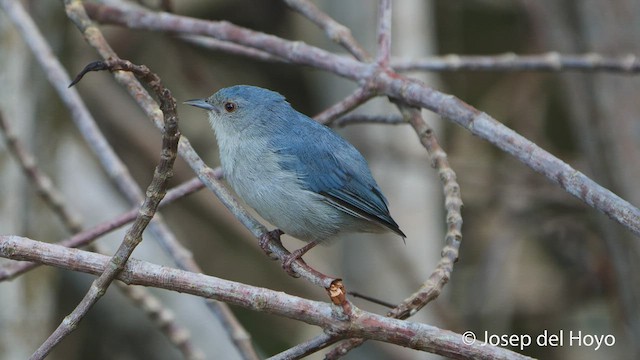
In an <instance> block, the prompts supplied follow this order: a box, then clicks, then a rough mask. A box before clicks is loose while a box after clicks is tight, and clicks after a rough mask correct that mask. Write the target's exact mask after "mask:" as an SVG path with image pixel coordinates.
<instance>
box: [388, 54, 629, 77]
mask: <svg viewBox="0 0 640 360" xmlns="http://www.w3.org/2000/svg"><path fill="white" fill-rule="evenodd" d="M391 67H392V68H393V69H394V70H395V71H399V72H403V71H460V70H467V71H551V72H561V71H562V72H564V71H584V72H612V73H638V72H640V59H638V57H637V56H636V55H633V54H628V55H624V56H615V57H613V56H606V55H602V54H597V53H588V54H577V55H563V54H560V53H557V52H548V53H545V54H537V55H516V54H513V53H506V54H500V55H489V56H486V55H485V56H480V55H466V56H465V55H455V54H453V55H445V56H433V57H428V58H425V59H392V61H391Z"/></svg>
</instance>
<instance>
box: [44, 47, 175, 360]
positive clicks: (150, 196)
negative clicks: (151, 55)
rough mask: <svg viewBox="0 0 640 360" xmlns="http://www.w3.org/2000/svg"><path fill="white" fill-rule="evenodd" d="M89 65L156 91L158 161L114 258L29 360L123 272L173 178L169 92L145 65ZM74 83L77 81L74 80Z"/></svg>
mask: <svg viewBox="0 0 640 360" xmlns="http://www.w3.org/2000/svg"><path fill="white" fill-rule="evenodd" d="M91 65H95V67H94V68H92V70H95V69H99V70H111V71H113V70H125V71H131V72H134V73H135V74H136V76H138V77H140V78H141V79H144V81H145V82H147V83H148V84H149V86H150V87H152V88H153V90H154V91H155V92H156V95H157V96H158V98H159V99H160V103H161V106H160V107H161V108H162V110H163V114H164V118H165V127H164V131H163V133H162V151H161V153H160V162H159V164H158V166H157V167H156V169H155V171H154V173H153V179H152V180H151V184H149V186H148V187H147V192H146V194H147V196H146V197H145V199H144V202H143V203H142V205H141V206H140V210H139V212H138V216H137V217H136V220H135V221H134V222H133V225H131V227H130V228H129V230H127V233H126V235H125V237H124V240H123V242H122V243H121V244H120V247H119V248H118V250H117V251H116V253H115V254H114V255H113V257H111V260H110V262H109V266H108V267H106V268H105V270H104V272H103V273H102V274H101V275H100V277H98V279H96V280H94V282H93V283H92V284H91V287H90V288H89V291H88V292H87V294H86V295H85V296H84V298H83V299H82V301H81V302H80V303H79V304H78V305H77V306H76V308H75V309H74V310H73V312H72V313H71V314H69V315H68V316H66V317H65V319H64V321H62V323H60V325H58V327H57V328H56V330H55V331H54V332H53V333H52V334H51V335H50V336H49V338H48V339H47V340H46V341H45V342H44V343H43V344H42V345H41V346H40V347H39V348H38V350H36V352H35V353H33V355H31V359H44V358H45V357H46V356H47V354H49V353H50V352H51V350H53V348H54V347H55V346H56V345H57V344H58V343H60V341H62V340H63V339H64V338H65V337H66V336H67V335H69V334H70V333H71V332H72V331H73V330H75V329H76V327H77V326H78V323H79V322H80V320H82V319H83V318H84V317H85V315H86V314H87V313H88V312H89V310H90V309H91V308H92V307H93V305H94V304H95V303H96V302H97V301H98V300H99V299H100V298H101V297H102V295H104V293H105V292H106V291H107V288H108V287H109V285H110V284H111V283H112V282H113V280H115V278H116V276H117V275H118V273H119V272H121V271H122V269H124V266H125V264H126V262H127V260H128V259H129V257H130V256H131V254H132V253H133V250H134V249H135V248H136V246H138V244H140V242H141V241H142V232H143V231H144V229H145V228H146V227H147V225H148V224H149V222H150V221H151V219H152V218H153V215H154V214H155V212H156V209H157V208H158V204H160V200H162V198H163V197H164V195H165V193H166V187H167V184H168V182H169V179H170V178H171V176H172V175H173V163H174V161H175V159H176V155H177V149H178V140H180V132H179V131H178V118H177V116H176V112H175V108H176V103H175V100H174V99H173V97H172V96H171V92H170V91H169V90H168V89H166V88H165V87H164V86H163V85H162V83H161V82H160V78H159V77H158V76H157V75H155V74H154V73H152V72H151V71H149V69H147V67H146V66H138V65H133V64H131V63H130V62H128V61H122V60H118V59H113V60H111V61H107V62H101V63H94V64H91ZM91 65H90V66H91ZM75 82H77V79H76V80H75Z"/></svg>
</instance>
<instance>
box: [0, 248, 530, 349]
mask: <svg viewBox="0 0 640 360" xmlns="http://www.w3.org/2000/svg"><path fill="white" fill-rule="evenodd" d="M0 256H2V257H6V258H10V259H14V260H27V261H37V262H41V263H43V264H47V265H51V266H56V267H60V268H64V269H68V270H73V271H80V272H85V273H90V274H94V275H98V274H101V273H102V272H103V271H104V269H105V267H107V266H108V263H109V257H108V256H104V255H99V254H94V253H89V252H86V251H82V250H78V249H69V248H65V247H63V246H59V245H54V244H47V243H43V242H39V241H34V240H31V239H27V238H24V237H19V236H0ZM117 278H118V279H119V280H121V281H124V282H125V283H127V284H134V285H143V286H153V287H158V288H162V289H166V290H171V291H177V292H182V293H187V294H191V295H196V296H201V297H204V298H212V299H216V300H220V301H224V302H226V303H229V304H232V305H237V306H241V307H244V308H246V309H250V310H254V311H261V312H265V313H269V314H274V315H278V316H284V317H287V318H290V319H295V320H299V321H303V322H306V323H308V324H311V325H316V326H320V327H322V328H323V329H324V331H325V332H328V333H331V334H333V335H339V336H344V337H362V338H366V339H370V340H378V341H385V342H389V343H393V344H397V345H401V346H405V347H410V348H413V349H417V350H423V351H427V352H432V353H435V354H440V355H443V356H447V357H449V358H452V359H469V358H475V359H530V358H529V357H526V356H523V355H520V354H517V353H515V352H512V351H509V350H506V349H502V348H499V347H495V346H490V345H486V346H484V345H482V344H481V343H480V342H478V343H475V344H471V345H467V344H465V343H464V342H463V338H462V335H461V334H457V333H454V332H452V331H448V330H442V329H439V328H437V327H435V326H430V325H426V324H420V323H412V322H409V321H401V320H396V319H391V318H388V317H385V316H381V315H376V314H372V313H369V312H366V311H362V310H360V309H357V308H354V311H353V312H354V314H355V316H354V317H352V318H351V319H349V320H346V319H344V318H340V317H336V314H340V313H341V310H338V311H336V310H337V309H336V307H335V306H333V305H329V304H327V303H322V302H318V301H312V300H307V299H303V298H299V297H296V296H293V295H288V294H285V293H283V292H280V291H273V290H269V289H264V288H258V287H254V286H250V285H245V284H242V283H237V282H233V281H228V280H223V279H219V278H216V277H212V276H207V275H204V274H195V273H190V272H187V271H183V270H178V269H172V268H167V267H164V266H159V265H155V264H151V263H148V262H144V261H140V260H136V259H130V260H129V261H128V262H127V264H126V265H125V266H124V268H123V270H122V271H121V272H120V273H119V274H118V276H117Z"/></svg>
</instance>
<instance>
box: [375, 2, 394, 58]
mask: <svg viewBox="0 0 640 360" xmlns="http://www.w3.org/2000/svg"><path fill="white" fill-rule="evenodd" d="M391 17H392V13H391V0H380V3H379V5H378V55H377V56H376V62H377V63H378V66H379V67H380V68H386V67H387V66H389V60H390V58H391Z"/></svg>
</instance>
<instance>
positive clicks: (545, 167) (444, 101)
mask: <svg viewBox="0 0 640 360" xmlns="http://www.w3.org/2000/svg"><path fill="white" fill-rule="evenodd" d="M87 9H88V10H89V13H90V14H91V16H92V17H94V18H96V19H97V20H98V21H101V22H106V23H112V24H119V25H123V26H126V27H129V28H131V29H145V30H155V31H171V32H178V33H187V34H197V35H208V36H212V37H215V38H218V39H220V40H225V41H232V42H235V43H238V44H241V45H244V46H249V47H253V48H256V49H259V50H262V51H266V52H268V53H270V54H273V55H276V56H279V57H282V58H286V59H289V61H291V62H292V63H296V64H303V65H307V66H313V67H316V68H318V69H322V70H326V71H329V72H332V73H334V74H336V75H339V76H343V77H346V78H349V79H352V80H355V81H369V82H371V84H372V86H374V87H375V89H376V91H377V93H378V94H379V95H382V94H384V95H386V96H389V97H392V98H396V99H399V100H402V101H403V102H405V103H407V104H408V105H410V106H414V107H420V108H426V109H429V110H431V111H433V112H435V113H436V114H438V115H441V116H443V117H445V118H447V119H449V120H451V121H453V122H455V123H456V124H458V125H460V126H462V127H464V128H465V129H467V130H468V131H470V132H471V133H472V134H474V135H477V136H479V137H480V138H482V139H485V140H487V141H489V142H490V143H492V144H494V145H495V146H496V147H498V148H499V149H501V150H503V151H505V152H506V153H508V154H511V155H513V156H514V157H515V158H516V159H518V160H520V161H521V162H522V163H523V164H525V165H527V166H529V167H530V168H532V169H533V170H535V171H537V172H539V173H541V174H543V175H544V176H546V177H547V178H548V179H549V180H551V181H552V182H554V183H557V184H558V185H560V187H562V188H563V189H565V190H566V191H567V192H568V193H570V194H572V195H573V196H575V197H577V198H578V199H580V200H582V201H583V202H585V203H586V204H587V205H589V206H591V207H593V208H594V209H597V210H599V211H601V212H603V213H604V214H606V215H607V216H609V217H610V218H611V219H613V220H615V221H617V222H618V223H620V224H621V225H623V226H624V227H626V228H627V229H629V230H630V231H631V232H632V233H634V234H636V235H638V236H640V210H639V209H638V208H636V207H635V206H633V205H631V204H630V203H629V202H627V201H626V200H624V199H621V198H620V197H619V196H617V195H615V194H614V193H612V192H611V191H609V190H607V189H606V188H604V187H602V186H600V185H598V184H597V183H596V182H594V181H593V180H591V179H590V178H589V177H587V176H585V175H584V174H582V173H581V172H579V171H577V170H575V169H573V168H572V167H571V166H569V165H567V164H566V163H565V162H563V161H562V160H560V159H558V158H556V157H555V156H553V155H551V154H550V153H549V152H547V151H545V150H543V149H541V148H540V147H539V146H537V145H536V144H534V143H533V142H531V141H529V140H527V139H526V138H524V137H523V136H521V135H520V134H518V133H516V132H515V131H513V130H511V129H509V128H507V127H506V126H504V125H503V124H501V123H500V122H498V121H497V120H495V119H493V118H492V117H491V116H489V115H487V114H485V113H483V112H480V111H479V110H477V109H475V108H473V107H472V106H471V105H469V104H466V103H465V102H463V101H461V100H460V99H458V98H456V97H454V96H453V95H449V94H444V93H442V92H439V91H437V90H435V89H432V88H430V87H428V86H427V85H425V84H424V83H422V82H420V81H417V80H415V79H411V78H407V77H404V76H402V75H399V74H397V73H395V72H393V71H391V70H389V69H379V68H377V67H375V65H372V64H364V63H361V62H358V61H356V60H353V59H349V58H346V57H344V56H337V55H334V54H331V53H329V52H327V51H325V50H322V49H319V48H316V47H313V46H310V45H307V44H304V43H302V42H291V41H287V40H284V39H281V38H279V37H276V36H273V35H267V34H264V33H260V32H257V31H253V30H248V29H245V28H242V27H239V26H236V25H233V24H230V23H228V22H215V21H204V20H199V19H193V18H188V17H184V16H177V15H169V14H163V15H162V16H159V15H158V14H155V13H153V12H151V11H146V10H145V11H128V12H126V13H125V12H123V11H121V10H119V9H118V8H117V7H113V6H104V5H94V4H87Z"/></svg>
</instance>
